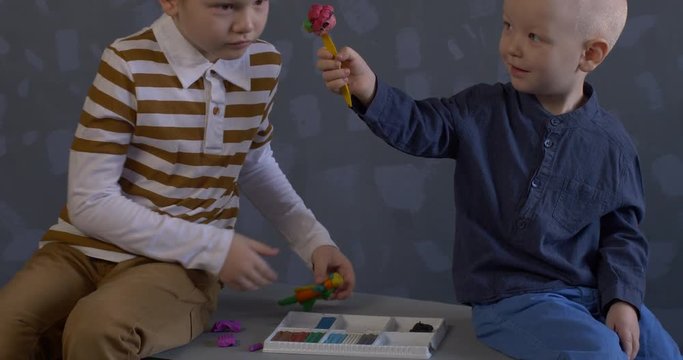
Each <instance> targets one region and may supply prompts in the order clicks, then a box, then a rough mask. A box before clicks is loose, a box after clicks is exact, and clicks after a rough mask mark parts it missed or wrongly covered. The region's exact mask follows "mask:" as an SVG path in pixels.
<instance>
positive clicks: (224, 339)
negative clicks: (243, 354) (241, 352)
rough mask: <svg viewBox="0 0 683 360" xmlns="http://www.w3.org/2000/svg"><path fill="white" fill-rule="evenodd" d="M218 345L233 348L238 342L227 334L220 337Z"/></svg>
mask: <svg viewBox="0 0 683 360" xmlns="http://www.w3.org/2000/svg"><path fill="white" fill-rule="evenodd" d="M217 343H218V346H219V347H231V346H235V344H237V340H235V337H234V336H233V335H232V334H225V335H221V336H219V337H218V341H217Z"/></svg>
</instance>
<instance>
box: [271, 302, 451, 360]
mask: <svg viewBox="0 0 683 360" xmlns="http://www.w3.org/2000/svg"><path fill="white" fill-rule="evenodd" d="M411 329H412V330H421V331H422V332H414V331H412V332H411ZM445 335H446V325H445V324H444V319H443V318H423V317H393V316H366V315H347V314H321V313H313V312H298V311H290V312H289V313H288V314H287V315H286V316H285V318H284V319H283V320H282V322H280V324H279V325H278V326H277V327H276V328H275V330H274V331H273V333H272V334H270V336H268V338H267V339H266V340H265V342H264V344H263V351H264V352H272V353H287V354H311V355H313V354H315V355H344V356H368V357H386V358H394V359H429V358H430V357H431V356H432V353H433V352H434V351H435V350H436V348H437V346H438V345H439V343H440V342H441V340H443V338H444V336H445Z"/></svg>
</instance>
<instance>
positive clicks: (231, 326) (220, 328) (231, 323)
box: [211, 320, 242, 332]
mask: <svg viewBox="0 0 683 360" xmlns="http://www.w3.org/2000/svg"><path fill="white" fill-rule="evenodd" d="M241 329H242V326H241V325H240V322H239V321H238V320H219V321H216V323H214V324H213V327H212V328H211V332H240V330H241Z"/></svg>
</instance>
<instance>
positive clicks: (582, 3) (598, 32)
mask: <svg viewBox="0 0 683 360" xmlns="http://www.w3.org/2000/svg"><path fill="white" fill-rule="evenodd" d="M568 1H578V2H579V14H578V16H579V19H578V21H577V27H578V31H579V32H580V33H581V34H582V35H583V36H585V38H586V39H587V40H588V39H595V38H598V37H601V38H604V39H605V40H607V42H608V44H609V48H610V50H611V49H612V48H614V45H616V43H617V40H619V36H621V33H622V31H623V30H624V26H625V25H626V17H627V16H628V3H627V0H568Z"/></svg>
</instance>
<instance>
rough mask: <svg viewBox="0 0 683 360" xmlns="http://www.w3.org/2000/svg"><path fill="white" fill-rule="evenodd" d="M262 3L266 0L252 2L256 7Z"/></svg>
mask: <svg viewBox="0 0 683 360" xmlns="http://www.w3.org/2000/svg"><path fill="white" fill-rule="evenodd" d="M264 2H266V0H256V1H254V5H256V6H259V5H263V3H264Z"/></svg>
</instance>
